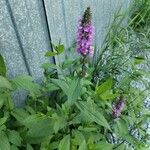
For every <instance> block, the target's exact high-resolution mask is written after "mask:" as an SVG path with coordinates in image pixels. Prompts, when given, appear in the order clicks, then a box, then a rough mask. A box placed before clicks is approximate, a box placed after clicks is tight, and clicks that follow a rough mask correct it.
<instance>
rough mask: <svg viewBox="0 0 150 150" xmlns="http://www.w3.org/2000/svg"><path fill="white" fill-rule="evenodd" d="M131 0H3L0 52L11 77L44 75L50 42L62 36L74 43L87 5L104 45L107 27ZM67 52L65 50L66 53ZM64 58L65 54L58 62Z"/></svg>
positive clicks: (97, 36)
mask: <svg viewBox="0 0 150 150" xmlns="http://www.w3.org/2000/svg"><path fill="white" fill-rule="evenodd" d="M129 1H130V0H0V53H1V54H2V55H3V57H4V59H5V62H6V65H7V69H8V76H10V77H14V76H16V75H19V74H29V75H32V76H33V77H34V79H35V80H40V79H41V78H42V70H41V68H40V66H41V64H42V63H43V62H46V61H51V62H53V60H52V59H51V60H50V59H49V60H48V59H46V58H45V57H44V54H45V52H46V51H51V44H50V43H51V42H50V41H52V42H53V43H58V42H59V40H60V39H61V41H62V43H64V45H65V46H66V47H70V46H71V45H72V44H73V43H74V39H75V33H76V28H77V23H78V20H79V17H80V16H81V14H82V13H83V11H84V10H85V8H86V7H87V6H90V7H91V9H92V12H93V23H94V25H95V29H96V33H95V43H97V45H98V46H101V44H102V41H103V38H104V35H105V33H106V27H107V24H108V22H109V21H110V19H111V17H112V15H113V13H114V12H115V10H116V9H117V8H119V7H120V6H123V7H124V8H126V7H127V6H128V4H129ZM66 54H67V52H65V55H66ZM63 59H64V54H62V55H61V56H59V57H58V58H56V62H59V61H61V60H63Z"/></svg>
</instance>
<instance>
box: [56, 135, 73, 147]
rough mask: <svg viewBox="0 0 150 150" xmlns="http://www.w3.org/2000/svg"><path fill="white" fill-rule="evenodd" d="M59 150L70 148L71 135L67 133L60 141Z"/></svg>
mask: <svg viewBox="0 0 150 150" xmlns="http://www.w3.org/2000/svg"><path fill="white" fill-rule="evenodd" d="M58 150H70V135H66V136H65V137H64V138H63V139H62V140H61V141H60V143H59V146H58Z"/></svg>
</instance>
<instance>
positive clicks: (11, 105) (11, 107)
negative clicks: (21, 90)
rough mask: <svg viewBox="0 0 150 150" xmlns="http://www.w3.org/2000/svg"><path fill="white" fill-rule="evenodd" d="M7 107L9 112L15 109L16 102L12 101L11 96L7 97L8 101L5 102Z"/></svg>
mask: <svg viewBox="0 0 150 150" xmlns="http://www.w3.org/2000/svg"><path fill="white" fill-rule="evenodd" d="M4 104H5V106H6V107H7V109H8V110H13V108H14V102H13V100H12V97H11V95H10V94H7V95H6V100H5V103H4Z"/></svg>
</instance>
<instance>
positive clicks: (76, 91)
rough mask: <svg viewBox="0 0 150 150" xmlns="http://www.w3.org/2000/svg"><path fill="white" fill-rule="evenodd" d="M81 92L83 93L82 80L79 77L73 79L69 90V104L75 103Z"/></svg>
mask: <svg viewBox="0 0 150 150" xmlns="http://www.w3.org/2000/svg"><path fill="white" fill-rule="evenodd" d="M80 94H81V85H80V80H79V79H75V80H72V81H71V83H70V86H69V89H68V91H67V96H68V100H67V104H68V105H69V106H71V105H73V104H74V103H75V102H76V100H77V99H78V98H79V96H80Z"/></svg>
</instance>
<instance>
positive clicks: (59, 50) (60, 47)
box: [55, 44, 64, 55]
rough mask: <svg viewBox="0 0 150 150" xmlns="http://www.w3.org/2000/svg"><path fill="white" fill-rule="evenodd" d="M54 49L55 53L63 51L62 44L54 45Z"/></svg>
mask: <svg viewBox="0 0 150 150" xmlns="http://www.w3.org/2000/svg"><path fill="white" fill-rule="evenodd" d="M55 50H56V51H57V55H59V54H61V53H63V52H64V45H62V44H60V45H58V46H56V49H55Z"/></svg>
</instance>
